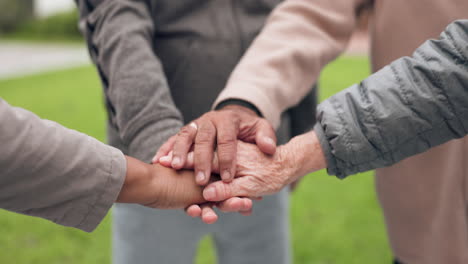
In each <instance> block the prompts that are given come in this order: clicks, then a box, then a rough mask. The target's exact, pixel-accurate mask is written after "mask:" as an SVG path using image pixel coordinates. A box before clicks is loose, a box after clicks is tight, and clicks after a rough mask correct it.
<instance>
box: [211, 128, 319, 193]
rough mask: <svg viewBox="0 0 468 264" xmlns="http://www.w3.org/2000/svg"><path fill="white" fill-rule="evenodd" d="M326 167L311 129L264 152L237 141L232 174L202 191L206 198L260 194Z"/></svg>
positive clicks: (271, 191) (270, 191)
mask: <svg viewBox="0 0 468 264" xmlns="http://www.w3.org/2000/svg"><path fill="white" fill-rule="evenodd" d="M325 167H326V162H325V157H324V154H323V151H322V148H321V146H320V143H319V141H318V138H317V136H316V134H315V132H313V131H312V132H309V133H307V134H304V135H301V136H298V137H295V138H293V139H292V140H291V141H290V142H289V143H288V144H286V145H284V146H280V147H278V149H277V151H276V152H275V154H274V155H272V156H268V155H265V154H263V153H262V152H261V151H259V150H258V149H257V148H256V147H255V146H254V145H251V144H246V143H242V142H240V143H239V145H238V151H237V174H236V178H235V179H234V180H233V181H232V182H229V183H226V182H222V181H217V182H214V183H211V184H209V185H208V186H207V187H206V188H205V189H204V191H203V196H204V198H205V199H206V200H208V201H223V200H226V199H228V198H230V197H236V196H238V197H260V196H264V195H270V194H274V193H276V192H278V191H280V190H281V189H282V188H283V187H285V186H286V185H288V184H291V183H292V182H294V181H296V180H298V179H299V178H300V177H302V176H304V175H306V174H307V173H310V172H313V171H316V170H319V169H323V168H325Z"/></svg>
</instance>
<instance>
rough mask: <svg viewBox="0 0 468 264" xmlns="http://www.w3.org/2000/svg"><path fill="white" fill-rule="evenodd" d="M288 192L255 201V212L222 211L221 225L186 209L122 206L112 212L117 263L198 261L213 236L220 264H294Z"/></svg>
mask: <svg viewBox="0 0 468 264" xmlns="http://www.w3.org/2000/svg"><path fill="white" fill-rule="evenodd" d="M287 189H288V188H285V189H284V190H283V191H281V192H280V193H278V194H276V195H274V196H268V197H264V199H263V200H262V201H257V202H255V203H254V213H253V214H252V215H251V216H242V215H240V214H237V213H227V214H223V213H221V215H220V219H219V220H218V222H217V223H216V224H213V225H207V224H204V223H202V222H201V220H200V219H192V218H190V217H189V216H187V215H185V214H184V212H183V211H182V210H178V211H175V210H152V209H149V208H146V207H143V206H139V205H124V204H118V205H116V206H115V208H114V211H113V216H114V224H113V263H114V264H150V263H151V264H156V263H157V264H186V263H187V264H188V263H193V259H194V255H195V250H196V249H197V246H198V242H199V241H200V239H201V238H202V237H203V236H205V235H208V234H211V235H212V236H213V240H214V243H215V245H216V249H217V256H218V263H221V264H247V263H249V264H262V263H265V264H266V263H268V264H288V263H290V259H291V256H290V246H289V224H288V196H289V194H288V192H289V191H288V190H287Z"/></svg>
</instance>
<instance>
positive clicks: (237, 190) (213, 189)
mask: <svg viewBox="0 0 468 264" xmlns="http://www.w3.org/2000/svg"><path fill="white" fill-rule="evenodd" d="M248 181H249V180H248V178H247V177H240V178H235V179H234V180H233V181H231V182H229V183H226V182H223V181H216V182H213V183H211V184H209V185H208V186H207V187H206V188H205V189H204V190H203V197H204V198H205V200H207V201H213V202H219V201H224V200H226V199H229V198H232V197H249V196H258V195H255V194H251V193H249V192H248V191H247V189H246V188H245V187H244V186H249V185H248Z"/></svg>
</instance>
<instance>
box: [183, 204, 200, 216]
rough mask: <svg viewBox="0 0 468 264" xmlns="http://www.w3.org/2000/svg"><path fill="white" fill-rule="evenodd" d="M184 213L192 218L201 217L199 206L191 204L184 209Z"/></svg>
mask: <svg viewBox="0 0 468 264" xmlns="http://www.w3.org/2000/svg"><path fill="white" fill-rule="evenodd" d="M185 213H186V214H187V215H189V216H191V217H193V218H195V217H201V215H202V209H201V207H200V206H199V205H197V204H193V205H190V206H189V207H187V209H185Z"/></svg>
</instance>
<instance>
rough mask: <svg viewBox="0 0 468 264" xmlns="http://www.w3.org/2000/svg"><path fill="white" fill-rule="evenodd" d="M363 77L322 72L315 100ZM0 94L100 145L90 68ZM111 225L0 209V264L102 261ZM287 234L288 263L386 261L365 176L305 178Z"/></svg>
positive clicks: (352, 70) (100, 115) (345, 65)
mask: <svg viewBox="0 0 468 264" xmlns="http://www.w3.org/2000/svg"><path fill="white" fill-rule="evenodd" d="M367 74H368V63H367V61H366V58H364V57H362V58H360V57H359V58H349V57H348V58H341V59H339V60H338V61H337V62H335V63H333V64H331V65H330V66H328V67H327V69H326V70H325V72H324V73H323V75H322V79H321V90H320V94H321V98H326V97H328V96H329V95H331V94H333V93H335V92H337V91H339V90H340V89H342V88H345V87H346V86H349V85H350V84H353V83H354V82H357V81H359V80H361V79H362V78H363V77H365V76H366V75H367ZM0 97H2V98H4V99H5V100H7V101H8V102H9V103H10V104H13V105H15V106H21V107H24V108H26V109H29V110H31V111H34V112H35V113H37V114H39V115H40V116H41V117H43V118H47V119H52V120H55V121H58V122H60V123H62V124H64V125H65V126H68V127H70V128H74V129H77V130H80V131H82V132H85V133H87V134H90V135H92V136H94V137H96V138H98V139H100V140H105V130H104V123H105V112H104V108H103V104H102V96H101V89H100V83H99V80H98V78H97V75H96V73H95V71H94V69H93V68H92V67H91V66H89V67H82V68H77V69H73V70H65V71H60V72H54V73H47V74H41V75H36V76H32V77H26V78H20V79H13V80H5V81H0ZM25 166H27V165H25ZM272 210H274V208H272ZM110 224H111V219H110V217H107V218H106V220H105V221H104V222H103V223H102V224H101V225H100V227H99V228H98V229H97V230H96V231H95V232H94V233H92V234H87V233H84V232H81V231H77V230H73V229H71V228H64V227H60V226H57V225H54V224H52V223H49V222H47V221H44V220H41V219H37V218H31V217H25V216H21V215H16V214H13V213H9V212H6V211H0V263H2V264H3V263H28V264H29V263H35V264H42V263H44V264H45V263H47V264H52V263H67V264H68V263H69V264H72V263H77V264H78V263H80V264H81V263H109V262H110ZM155 224H158V223H155ZM291 230H292V242H293V245H292V247H293V250H294V262H295V263H317V264H318V263H321V264H333V263H346V264H353V263H355V264H358V263H359V264H362V263H373V264H374V263H389V262H390V259H391V256H390V252H389V249H388V244H387V240H386V236H385V229H384V225H383V220H382V216H381V213H380V209H379V206H378V204H377V202H376V198H375V193H374V188H373V178H372V176H371V173H366V174H362V175H357V176H354V177H351V178H348V179H347V180H344V181H340V180H337V179H335V178H333V177H330V176H327V175H326V173H325V172H324V171H322V172H319V173H315V174H312V175H308V176H307V177H305V179H304V180H303V181H302V183H301V184H300V186H299V188H298V189H297V190H296V192H295V193H294V194H293V196H292V201H291ZM162 241H164V240H162ZM155 246H157V245H155ZM200 248H201V250H200V253H199V254H198V256H197V263H199V264H205V263H214V262H215V255H214V253H213V251H212V249H211V248H212V247H211V242H210V240H209V239H204V240H203V242H202V243H201V246H200ZM181 250H183V249H181ZM174 264H183V263H174Z"/></svg>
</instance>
